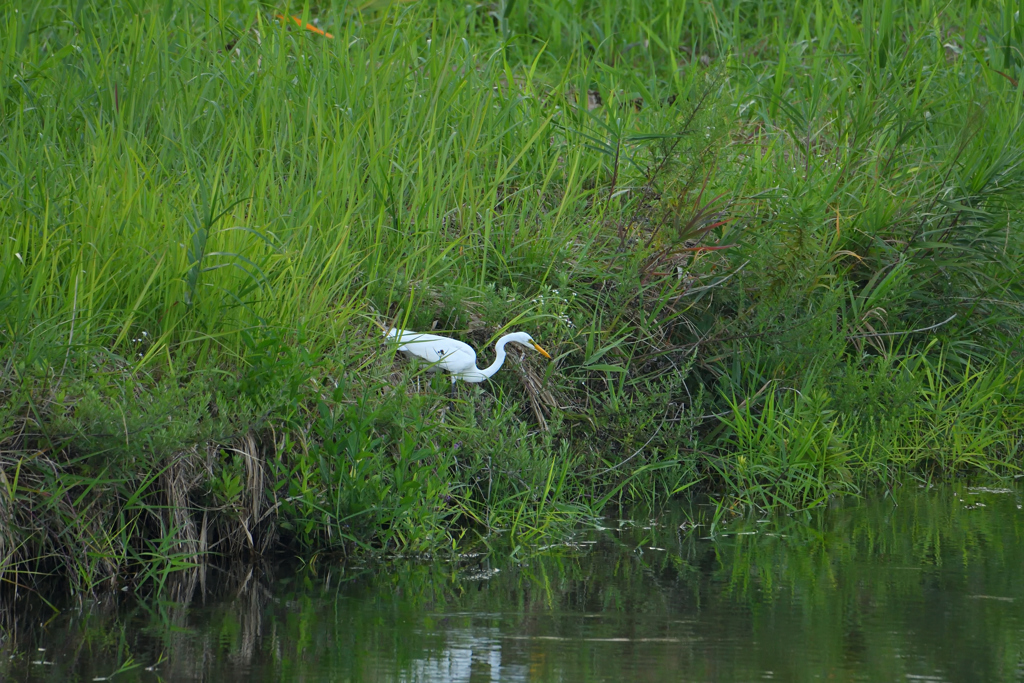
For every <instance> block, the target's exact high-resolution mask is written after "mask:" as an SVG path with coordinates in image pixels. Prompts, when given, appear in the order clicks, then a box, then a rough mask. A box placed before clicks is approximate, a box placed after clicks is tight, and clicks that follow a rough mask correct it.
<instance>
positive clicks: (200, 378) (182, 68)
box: [0, 0, 1024, 590]
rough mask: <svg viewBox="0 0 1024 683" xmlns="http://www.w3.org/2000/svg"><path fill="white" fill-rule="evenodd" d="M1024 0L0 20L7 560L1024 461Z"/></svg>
mask: <svg viewBox="0 0 1024 683" xmlns="http://www.w3.org/2000/svg"><path fill="white" fill-rule="evenodd" d="M1019 4H1020V3H1013V2H1002V3H1000V2H976V3H972V5H971V7H970V8H968V7H960V6H958V5H955V4H949V3H946V4H940V3H929V2H925V3H917V4H915V5H913V6H902V5H898V4H897V3H892V2H887V1H881V2H863V3H860V2H858V3H850V2H846V1H839V0H836V1H835V2H820V1H814V2H812V1H811V0H803V1H801V2H798V3H789V2H787V3H781V2H758V3H755V2H725V1H723V2H711V3H697V2H672V3H660V2H653V1H650V0H631V1H626V2H616V3H603V2H602V3H598V2H561V1H556V0H547V1H544V2H540V1H537V2H531V1H527V0H521V1H520V2H515V3H508V2H506V3H502V4H499V5H494V6H492V5H479V6H475V5H459V6H457V7H456V6H454V5H453V6H448V5H445V4H440V5H436V4H434V3H415V2H414V3H391V4H389V3H384V2H381V3H376V4H373V5H367V6H365V7H363V8H362V10H361V11H360V10H359V9H358V8H356V7H355V6H354V5H348V4H346V3H338V4H332V5H326V4H325V5H319V6H315V7H312V8H310V7H309V6H299V5H295V6H293V7H292V8H291V12H292V13H293V14H295V15H297V16H301V17H304V18H305V19H309V20H313V19H315V20H317V21H318V22H319V25H320V26H321V27H322V28H323V29H325V30H327V31H328V32H330V33H331V34H332V35H333V36H334V38H333V39H327V38H325V37H323V36H320V35H317V34H315V33H312V32H309V31H304V30H300V29H298V27H296V26H294V25H287V26H286V25H284V24H282V23H280V22H278V21H276V20H275V19H274V15H275V14H276V13H277V11H278V8H276V7H274V6H271V5H263V4H259V3H255V2H244V1H231V2H218V3H213V2H206V3H202V2H199V3H147V2H143V3H130V2H123V3H122V2H113V3H106V2H104V3H99V2H88V1H86V2H79V3H64V4H62V3H15V4H13V5H9V6H7V7H5V8H4V9H3V10H2V15H0V21H2V25H3V27H4V28H3V30H2V31H0V36H2V38H0V60H2V61H0V87H2V95H0V121H2V126H0V150H2V152H0V215H2V219H3V225H4V229H3V233H2V237H0V373H2V374H0V444H2V445H0V474H2V480H0V483H2V484H3V486H2V487H0V543H2V545H3V549H4V552H3V553H2V556H3V557H4V558H5V560H4V562H5V564H4V566H3V567H0V571H2V572H3V577H4V578H5V581H9V582H16V583H20V582H22V581H23V577H25V576H32V575H33V573H34V572H50V571H53V570H55V569H57V568H59V567H64V566H66V567H73V568H75V570H74V571H73V572H71V571H69V572H68V574H69V575H70V576H71V577H72V578H73V588H74V589H76V590H93V589H95V588H96V587H98V586H99V585H101V584H102V583H103V582H105V581H115V582H116V581H125V580H127V581H143V580H148V579H149V578H154V576H155V575H152V576H151V574H152V572H153V571H158V572H165V570H166V569H167V568H168V567H170V568H173V567H175V566H178V565H179V564H188V563H190V562H195V561H198V560H199V559H200V558H201V557H202V555H203V554H204V553H209V552H224V553H230V554H244V553H265V552H268V551H270V550H271V549H273V548H281V547H283V548H288V549H290V550H292V551H297V552H301V553H312V552H319V551H328V550H330V551H337V550H340V551H344V552H359V551H376V550H380V549H385V550H400V551H402V552H409V551H426V552H437V551H439V550H441V549H444V548H450V547H451V546H452V544H453V543H455V542H457V541H458V540H459V539H460V538H463V537H465V536H467V535H469V536H476V535H477V534H482V535H484V536H485V537H489V535H491V534H494V533H497V532H498V531H509V532H511V534H510V535H511V536H512V537H513V539H514V540H513V547H514V546H515V545H516V544H521V543H532V542H533V541H534V540H535V539H537V538H541V537H544V536H548V535H551V534H553V533H559V531H560V530H562V529H565V528H566V527H567V526H569V525H571V524H572V523H573V522H574V521H575V520H577V519H579V518H580V516H581V515H584V514H591V513H593V512H595V511H596V510H597V509H598V508H599V507H600V506H602V505H605V504H608V503H609V502H629V501H638V500H640V501H645V502H653V501H656V500H659V499H663V498H664V497H666V496H671V495H674V494H676V493H679V492H681V491H683V490H694V489H695V488H704V489H706V490H708V491H711V492H715V493H718V494H723V495H725V496H730V497H734V498H735V499H736V500H738V501H739V502H742V503H744V504H748V505H755V506H762V507H776V506H783V507H787V508H788V507H795V508H800V507H806V506H809V505H814V504H818V503H820V502H822V501H823V500H825V499H827V498H828V497H829V496H832V495H837V494H841V493H846V492H853V491H861V490H864V489H865V487H868V486H871V485H877V484H879V483H881V484H888V483H890V482H891V481H892V480H893V478H895V477H899V476H901V475H902V474H903V473H906V472H911V471H913V472H923V473H926V474H928V475H929V476H936V477H948V476H954V475H958V474H961V473H971V472H978V471H984V472H989V473H996V474H1001V475H1005V474H1011V473H1015V472H1018V471H1019V470H1020V467H1021V426H1022V411H1024V394H1022V391H1021V357H1020V348H1021V327H1022V326H1021V323H1022V306H1024V297H1022V294H1024V292H1022V280H1021V272H1020V265H1019V263H1020V262H1021V246H1022V244H1021V241H1022V235H1024V231H1022V229H1021V227H1022V226H1021V218H1020V215H1021V214H1020V209H1021V200H1020V197H1021V196H1022V190H1024V166H1022V162H1024V139H1022V138H1024V134H1022V131H1021V121H1022V116H1021V102H1022V97H1024V86H1022V85H1021V83H1022V77H1024V57H1022V53H1021V48H1022V47H1024V24H1022V23H1021V22H1020V20H1019V14H1017V12H1018V11H1019V9H1021V7H1019ZM392 323H397V324H399V325H400V326H402V327H406V328H410V329H419V330H427V329H437V330H445V331H449V332H450V333H451V334H452V335H454V336H456V337H458V338H460V339H463V340H465V341H469V342H471V343H473V344H474V345H475V346H476V347H477V348H478V349H480V350H481V355H482V356H484V357H485V358H487V357H489V351H488V349H489V347H490V346H491V345H492V344H493V342H494V340H495V339H496V338H497V337H498V336H499V335H500V334H502V333H503V332H504V331H506V330H509V329H523V330H528V331H529V332H530V333H531V334H532V335H534V337H535V338H537V339H538V340H539V341H541V343H542V344H544V345H545V347H548V348H549V350H551V351H552V352H553V354H554V355H555V356H556V361H555V362H554V363H550V364H545V363H542V362H541V359H539V358H537V357H533V356H531V357H528V358H525V359H523V360H522V361H520V360H519V359H518V358H516V359H511V360H510V362H509V363H508V364H507V366H506V368H505V369H504V370H502V372H501V373H499V374H498V375H497V376H496V378H495V379H494V380H493V381H491V382H490V383H488V384H487V385H486V386H485V387H484V389H483V391H480V390H478V389H477V388H474V387H469V386H463V387H460V392H459V397H458V399H457V400H455V401H449V400H448V398H447V397H446V396H445V391H446V386H445V384H446V382H444V381H442V380H441V379H437V380H435V381H431V380H430V379H429V377H428V376H427V375H424V374H422V372H421V371H422V368H417V367H415V366H409V365H404V364H401V363H398V364H396V363H395V362H394V358H393V350H391V349H388V348H387V347H386V346H384V345H383V344H382V343H381V329H382V327H383V328H386V326H388V325H390V324H392ZM161 558H162V559H164V560H166V562H164V563H161V562H159V561H155V560H159V559H161ZM154 567H157V568H158V569H154ZM160 567H162V568H160ZM160 575H163V576H165V575H166V573H164V574H160ZM76 577H77V578H76Z"/></svg>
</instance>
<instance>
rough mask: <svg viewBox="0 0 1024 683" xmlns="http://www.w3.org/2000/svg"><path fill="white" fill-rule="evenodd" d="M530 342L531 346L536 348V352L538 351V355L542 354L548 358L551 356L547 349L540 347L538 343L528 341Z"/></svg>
mask: <svg viewBox="0 0 1024 683" xmlns="http://www.w3.org/2000/svg"><path fill="white" fill-rule="evenodd" d="M530 343H531V344H533V348H535V349H537V353H539V354H540V355H542V356H544V357H545V358H548V359H550V358H551V354H550V353H548V352H547V351H545V350H544V349H542V348H540V344H538V343H537V342H530Z"/></svg>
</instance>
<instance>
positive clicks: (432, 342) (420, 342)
mask: <svg viewBox="0 0 1024 683" xmlns="http://www.w3.org/2000/svg"><path fill="white" fill-rule="evenodd" d="M388 338H389V339H394V340H395V341H397V342H398V343H399V344H401V345H400V346H399V347H398V350H399V351H401V352H403V353H405V354H408V355H411V356H416V357H417V358H422V359H423V360H425V361H427V362H428V363H433V364H435V365H436V367H438V368H440V369H442V370H446V371H448V372H451V373H455V374H457V373H460V372H464V371H465V370H468V369H470V368H475V367H476V351H475V350H474V349H473V347H472V346H470V345H469V344H464V343H463V342H460V341H458V340H456V339H451V338H449V337H442V336H440V335H436V334H426V333H424V332H412V331H410V330H399V329H392V330H391V331H390V332H388Z"/></svg>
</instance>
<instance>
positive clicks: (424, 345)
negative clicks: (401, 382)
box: [386, 327, 551, 389]
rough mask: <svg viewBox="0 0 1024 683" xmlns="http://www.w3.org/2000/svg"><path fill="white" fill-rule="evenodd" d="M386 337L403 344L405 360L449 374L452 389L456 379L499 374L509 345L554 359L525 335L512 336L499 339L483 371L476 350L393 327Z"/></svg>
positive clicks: (531, 338)
mask: <svg viewBox="0 0 1024 683" xmlns="http://www.w3.org/2000/svg"><path fill="white" fill-rule="evenodd" d="M386 336H387V338H388V339H390V340H394V341H396V342H398V343H399V344H401V346H399V347H398V350H399V351H401V352H402V353H403V354H405V355H406V356H410V357H412V356H415V357H416V358H422V359H423V360H425V361H427V362H428V363H430V364H431V365H432V366H433V367H432V368H431V370H433V371H434V372H437V371H438V370H445V371H447V372H448V373H449V374H450V375H451V377H452V387H453V389H454V385H455V380H457V379H461V380H462V381H463V382H483V381H484V380H485V379H487V378H488V377H490V376H491V375H493V374H494V373H496V372H497V371H498V370H500V369H501V366H502V364H503V363H504V362H505V344H508V343H509V342H516V343H517V344H522V345H523V346H532V347H533V348H534V349H536V350H537V352H538V353H539V354H540V355H542V356H544V357H545V358H551V355H550V354H548V352H547V351H545V350H544V349H542V348H541V347H540V344H538V343H537V342H535V341H533V337H531V336H530V335H528V334H527V333H525V332H513V333H512V334H506V335H505V336H504V337H502V338H501V339H499V340H498V343H497V344H495V345H494V352H495V356H496V357H495V359H494V362H493V363H491V364H490V366H488V367H486V368H484V369H482V370H481V369H480V368H478V367H477V366H476V351H474V350H473V347H472V346H470V345H469V344H464V343H462V342H460V341H457V340H455V339H451V338H449V337H442V336H439V335H436V334H424V333H422V332H411V331H409V330H399V329H398V328H394V327H393V328H391V330H390V331H389V332H388V333H387V335H386Z"/></svg>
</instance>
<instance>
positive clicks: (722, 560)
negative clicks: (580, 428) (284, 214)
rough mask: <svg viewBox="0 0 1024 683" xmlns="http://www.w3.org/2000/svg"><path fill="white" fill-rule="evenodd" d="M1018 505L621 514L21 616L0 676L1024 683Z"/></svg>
mask: <svg viewBox="0 0 1024 683" xmlns="http://www.w3.org/2000/svg"><path fill="white" fill-rule="evenodd" d="M894 502H895V503H898V505H895V504H894ZM1021 503H1022V495H1021V491H1020V490H1019V489H1006V488H994V487H992V488H988V489H985V488H973V489H972V488H968V487H966V486H964V487H959V488H945V489H941V490H932V491H926V490H922V489H917V488H915V489H914V490H908V488H907V487H905V488H904V489H903V490H901V491H897V492H896V494H895V497H894V499H892V498H886V499H885V500H880V501H875V502H872V503H862V504H848V505H847V506H845V507H836V508H834V509H830V510H824V511H821V512H818V513H816V514H813V515H810V516H808V517H807V518H803V517H801V518H800V519H796V518H788V517H783V518H781V519H775V520H759V519H756V518H750V519H740V520H735V521H732V522H730V523H728V524H726V525H725V527H724V528H723V529H722V530H721V533H720V534H718V535H717V536H716V538H714V539H709V538H702V536H706V535H707V533H708V530H707V529H706V528H703V529H702V528H698V529H697V531H696V532H695V533H688V532H684V531H683V530H681V529H680V525H681V524H682V523H683V522H684V521H685V520H686V516H685V514H686V513H685V511H683V510H673V511H666V512H664V513H662V514H660V515H658V516H657V517H655V518H654V519H653V520H652V519H649V516H648V515H644V516H643V518H642V519H640V520H636V521H632V520H619V519H605V520H601V522H600V525H598V528H596V529H592V530H586V531H581V532H580V533H579V534H578V536H577V537H576V538H574V539H572V541H571V542H570V543H567V544H566V545H563V546H558V547H556V548H551V549H549V550H547V551H546V552H545V554H543V555H541V556H537V557H531V558H529V559H527V560H524V561H522V562H521V563H519V564H517V563H514V562H505V563H498V562H496V561H494V560H492V559H489V558H487V557H483V556H477V557H464V558H462V559H461V560H460V561H458V562H453V563H444V562H435V563H422V562H420V563H414V562H408V563H401V564H397V565H395V566H391V567H389V568H388V569H387V570H384V569H381V568H368V567H352V566H348V567H343V566H327V565H326V564H324V563H320V564H318V565H317V566H316V567H315V571H310V570H303V571H290V570H289V571H286V570H283V569H281V568H280V567H278V568H276V569H268V568H256V569H249V568H243V569H237V568H236V569H232V570H229V571H222V570H214V569H209V570H207V572H206V573H205V574H200V573H197V574H195V575H192V576H189V577H182V578H181V579H180V580H179V581H177V582H176V583H175V584H174V585H172V586H169V587H168V589H167V591H166V592H165V594H164V597H163V599H162V600H149V601H141V600H139V599H138V598H136V597H132V596H130V595H128V594H127V593H121V594H118V595H117V596H114V597H111V598H107V599H105V600H100V601H96V602H88V603H85V604H82V605H78V604H75V605H71V606H69V607H67V608H66V609H64V610H62V611H60V612H59V613H56V614H54V613H53V612H52V611H51V610H49V609H48V608H46V607H45V606H44V605H42V603H40V602H38V601H32V600H28V599H19V600H18V601H17V602H15V603H14V605H13V606H8V607H7V608H5V609H4V610H3V612H2V613H0V624H2V630H0V679H2V680H15V681H22V680H25V681H30V680H31V681H35V680H40V681H43V680H55V681H56V680H85V681H91V680H102V679H104V678H108V677H110V676H111V674H114V673H115V672H118V671H119V670H120V673H117V675H116V676H115V677H114V678H113V680H116V681H123V680H124V681H130V680H145V681H157V680H167V681H179V680H181V681H191V680H196V681H199V680H203V681H218V682H220V681H248V680H287V681H293V680H331V681H361V680H371V681H372V680H396V681H465V682H475V681H648V680H649V681H662V680H684V681H761V680H780V681H805V680H806V681H812V680H829V681H833V680H834V681H1024V572H1022V568H1024V511H1022V510H1021ZM684 526H685V525H684Z"/></svg>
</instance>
